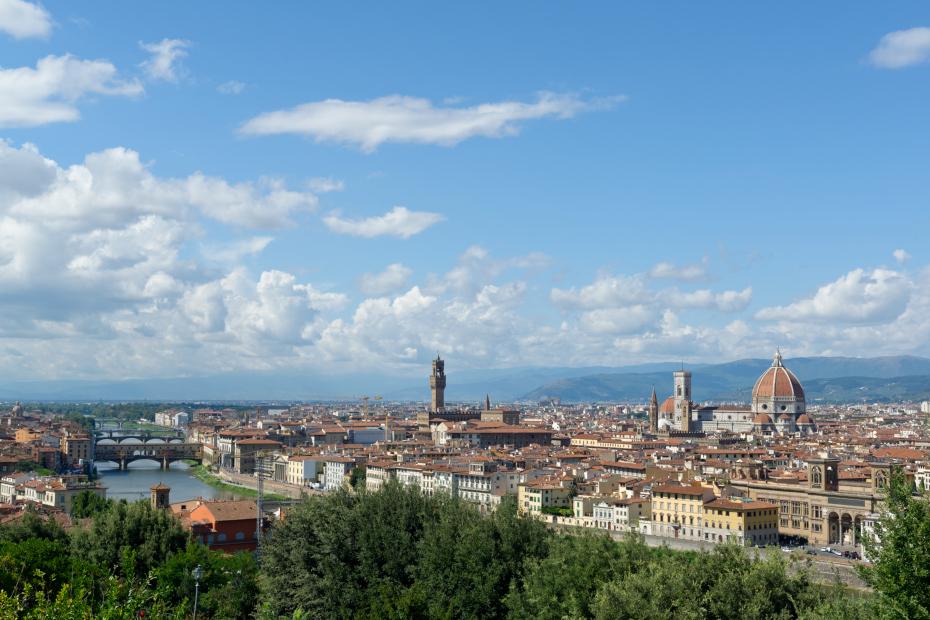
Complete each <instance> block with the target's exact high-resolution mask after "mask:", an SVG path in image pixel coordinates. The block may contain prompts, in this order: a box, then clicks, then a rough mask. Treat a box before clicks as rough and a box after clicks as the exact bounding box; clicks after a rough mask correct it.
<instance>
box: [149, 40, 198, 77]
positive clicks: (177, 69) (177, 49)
mask: <svg viewBox="0 0 930 620" xmlns="http://www.w3.org/2000/svg"><path fill="white" fill-rule="evenodd" d="M190 45H191V44H190V41H185V40H183V39H162V40H161V41H158V42H156V43H142V42H140V43H139V47H141V48H142V49H143V50H145V51H146V52H148V53H149V54H150V56H149V58H148V60H146V61H144V62H143V63H142V65H141V67H142V69H143V70H144V71H145V74H146V75H147V76H148V77H149V79H150V80H156V81H157V80H161V81H164V82H177V81H178V79H180V77H181V76H182V75H183V74H184V68H183V67H182V66H181V60H182V59H183V58H185V57H186V56H187V53H188V52H187V50H188V48H190Z"/></svg>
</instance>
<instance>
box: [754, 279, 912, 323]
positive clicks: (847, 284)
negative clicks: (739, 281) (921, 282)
mask: <svg viewBox="0 0 930 620" xmlns="http://www.w3.org/2000/svg"><path fill="white" fill-rule="evenodd" d="M912 289H913V285H912V283H911V281H910V280H909V279H908V278H907V277H906V276H905V275H904V274H902V273H900V272H897V271H892V270H889V269H873V270H872V271H867V270H865V269H854V270H853V271H850V272H849V273H847V274H846V275H844V276H842V277H840V278H838V279H837V280H835V281H834V282H830V283H829V284H825V285H823V286H821V287H820V288H819V289H817V292H816V293H815V294H814V295H813V296H812V297H809V298H807V299H801V300H798V301H796V302H794V303H791V304H788V305H785V306H773V307H769V308H763V309H762V310H759V312H757V313H756V318H758V319H762V320H776V321H785V322H789V323H790V322H842V323H863V324H869V323H882V322H886V321H890V320H893V319H895V318H897V317H898V316H900V315H901V314H902V313H903V312H904V310H905V308H907V305H908V301H909V300H910V297H911V292H912Z"/></svg>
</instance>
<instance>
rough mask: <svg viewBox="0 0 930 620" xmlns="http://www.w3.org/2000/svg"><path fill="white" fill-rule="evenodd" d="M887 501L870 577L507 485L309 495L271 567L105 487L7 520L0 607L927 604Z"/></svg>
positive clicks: (235, 609) (846, 611) (911, 508)
mask: <svg viewBox="0 0 930 620" xmlns="http://www.w3.org/2000/svg"><path fill="white" fill-rule="evenodd" d="M887 507H888V509H889V514H888V516H887V517H885V518H883V519H882V522H881V524H880V526H879V528H878V535H879V537H880V539H881V545H876V544H875V543H874V542H873V543H870V544H869V550H870V553H871V554H872V557H875V558H876V561H875V564H874V565H873V566H872V567H871V568H868V569H866V570H864V571H863V576H864V578H865V579H867V580H868V582H869V583H870V584H871V585H872V586H873V587H874V588H875V590H876V594H875V595H872V594H870V593H865V592H856V591H852V590H849V589H847V588H844V587H843V586H841V585H839V584H834V585H830V584H820V583H816V582H815V581H814V580H813V579H812V577H811V574H810V572H809V570H808V568H807V567H806V566H805V565H804V564H802V563H796V564H794V565H792V564H791V562H796V561H795V560H788V559H785V558H784V557H783V556H782V555H781V554H778V553H776V554H770V555H768V556H766V557H765V558H764V559H761V560H757V559H754V558H753V555H752V553H751V552H750V551H747V550H746V549H743V548H740V547H735V546H719V547H716V548H715V549H714V550H713V551H712V552H709V553H697V552H677V551H671V550H669V549H667V548H658V549H655V548H650V547H647V546H646V545H645V544H644V543H643V541H642V540H641V539H639V538H637V537H635V536H631V537H629V538H627V539H625V540H622V541H615V540H612V539H611V538H609V537H608V536H607V535H606V534H592V533H585V534H582V535H574V536H571V535H564V534H559V533H556V532H553V531H550V530H547V529H546V528H545V527H544V526H543V524H542V523H540V522H538V521H535V520H530V519H525V518H521V517H519V516H518V515H517V512H516V506H515V505H514V503H513V502H512V501H505V502H504V503H503V504H502V505H501V506H500V508H499V509H498V510H497V511H496V512H495V513H494V514H493V515H491V516H482V515H480V514H478V512H477V511H476V510H475V509H474V508H472V507H470V506H468V505H466V504H463V503H461V502H459V501H456V500H452V499H449V498H446V497H425V496H423V495H421V494H420V493H419V492H418V491H415V490H410V489H406V488H403V487H400V486H398V485H396V484H389V485H387V486H386V487H385V488H384V489H382V490H381V491H379V492H377V493H367V492H364V491H360V492H354V491H343V492H337V493H333V494H329V495H326V496H314V497H311V498H309V499H307V500H305V501H304V502H303V503H301V504H300V505H298V506H296V507H294V508H293V509H292V510H290V511H289V512H288V513H287V515H286V518H285V519H284V520H282V521H280V522H278V523H277V524H276V525H275V527H274V528H273V529H272V532H271V535H270V537H269V538H268V539H267V542H266V544H265V545H264V547H263V550H262V556H261V557H262V562H261V570H260V571H259V569H258V568H257V567H256V564H255V561H254V559H253V557H252V556H251V555H249V554H239V555H236V556H226V555H224V554H221V553H216V552H211V551H209V550H208V549H206V548H205V547H204V546H203V545H201V544H199V543H196V542H194V541H191V540H190V539H189V537H188V536H187V535H186V534H185V533H184V532H183V530H181V528H180V527H179V525H178V523H177V522H176V521H175V520H174V519H172V518H171V517H170V516H169V515H167V514H165V513H162V512H157V511H153V510H152V509H151V508H150V507H149V506H148V505H147V504H146V503H144V502H140V503H136V504H126V503H125V502H108V503H105V504H101V503H94V502H91V501H90V500H88V501H87V502H86V505H84V506H83V507H82V508H81V510H82V511H84V512H86V513H89V514H90V515H91V516H90V519H91V521H90V523H89V525H88V527H87V528H86V529H83V530H79V531H77V532H74V533H71V534H69V533H66V532H64V531H63V530H62V529H61V528H60V527H58V526H57V525H56V524H55V523H54V521H46V520H43V519H41V518H39V517H37V516H34V515H27V517H26V518H24V519H23V520H21V521H20V522H19V523H18V524H16V525H10V526H4V527H0V620H7V619H12V618H27V619H46V618H49V619H50V618H56V619H57V618H64V619H71V618H74V619H77V618H80V619H89V618H112V619H122V618H132V617H138V612H139V611H143V610H144V611H145V612H146V617H153V618H187V617H189V616H190V612H191V608H192V605H191V603H192V601H191V596H192V593H193V578H192V576H191V572H192V570H193V568H194V567H195V566H198V565H200V566H202V567H203V569H204V576H203V579H202V580H201V583H200V588H201V589H200V592H201V596H200V601H199V602H200V606H199V614H198V617H201V618H205V619H206V618H241V619H243V620H244V619H246V618H253V617H258V618H261V619H262V620H267V619H272V618H274V619H277V618H290V619H292V620H294V619H297V618H300V619H306V618H324V619H326V618H372V619H373V618H388V619H391V618H395V619H400V618H423V619H425V618H437V619H451V618H475V619H482V618H511V619H514V620H524V619H526V620H528V619H530V618H532V619H537V618H539V619H543V620H556V619H560V620H561V619H565V618H570V619H580V618H592V619H597V620H614V619H617V620H619V619H627V618H630V619H646V620H651V619H656V620H658V619H664V618H676V619H677V618H683V619H686V620H690V619H694V620H705V619H707V620H710V619H717V618H719V619H733V620H736V619H739V620H744V619H745V620H753V619H758V620H761V619H769V618H771V619H790V618H800V619H803V620H839V619H850V620H865V619H867V618H868V619H872V618H881V619H888V620H891V619H904V618H930V615H928V614H927V609H928V608H930V592H928V588H927V583H928V574H930V572H928V571H930V508H928V505H927V498H926V497H920V496H915V495H912V491H911V489H910V487H908V486H907V485H906V484H905V483H904V482H903V477H901V476H900V475H897V474H896V475H895V476H893V477H892V484H891V489H890V492H889V496H888V500H887Z"/></svg>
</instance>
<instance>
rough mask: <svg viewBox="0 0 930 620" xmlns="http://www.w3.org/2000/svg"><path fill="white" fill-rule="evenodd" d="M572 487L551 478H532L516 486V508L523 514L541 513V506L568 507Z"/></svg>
mask: <svg viewBox="0 0 930 620" xmlns="http://www.w3.org/2000/svg"><path fill="white" fill-rule="evenodd" d="M571 498H572V489H571V488H570V487H563V486H561V485H560V484H559V483H558V482H552V481H551V480H533V481H531V482H524V483H522V484H520V485H519V486H518V487H517V508H518V509H519V511H520V512H521V513H523V514H536V515H538V514H542V509H543V508H569V507H570V506H571V501H572V499H571Z"/></svg>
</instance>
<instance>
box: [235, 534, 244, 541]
mask: <svg viewBox="0 0 930 620" xmlns="http://www.w3.org/2000/svg"><path fill="white" fill-rule="evenodd" d="M236 540H245V534H244V533H243V532H236Z"/></svg>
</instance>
